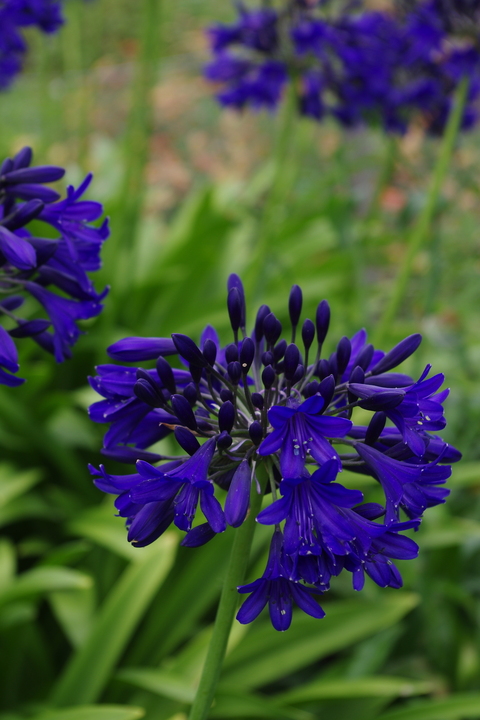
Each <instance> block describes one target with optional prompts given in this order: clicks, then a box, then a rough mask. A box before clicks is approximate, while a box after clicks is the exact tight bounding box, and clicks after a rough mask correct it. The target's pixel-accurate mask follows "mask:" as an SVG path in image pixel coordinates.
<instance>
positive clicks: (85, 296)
mask: <svg viewBox="0 0 480 720" xmlns="http://www.w3.org/2000/svg"><path fill="white" fill-rule="evenodd" d="M31 162H32V151H31V149H30V148H28V147H26V148H23V150H20V152H19V153H17V155H15V157H14V158H12V159H11V158H7V159H6V160H4V162H3V163H2V165H1V166H0V298H1V299H0V315H1V317H2V320H3V323H4V324H3V325H0V383H1V384H4V385H10V386H11V387H13V386H16V385H19V384H21V383H22V382H24V381H23V379H21V378H18V377H16V376H15V375H12V374H10V373H16V372H18V370H19V365H18V355H17V349H16V347H15V343H14V340H13V338H15V339H16V338H25V337H31V338H32V339H33V340H35V341H36V342H37V343H38V344H39V345H40V347H42V348H44V349H45V350H47V351H48V352H50V353H52V354H53V355H54V356H55V359H56V360H57V362H62V361H63V360H65V359H67V358H69V357H70V356H71V349H72V347H73V345H74V344H75V343H76V342H77V340H78V338H79V336H80V334H81V331H80V329H79V327H78V325H77V321H78V320H86V319H88V318H92V317H96V316H97V315H98V314H99V313H100V312H101V311H102V307H103V305H102V302H101V301H102V300H103V298H104V297H105V295H106V293H107V289H105V290H103V291H102V292H100V293H98V292H97V291H96V290H95V288H94V286H93V284H92V281H91V279H90V277H89V275H88V273H89V272H94V271H96V270H98V269H99V268H100V251H101V248H102V245H103V243H104V241H105V240H106V239H107V238H108V236H109V232H110V231H109V227H108V222H107V220H105V221H104V222H103V223H101V224H100V225H93V224H91V223H92V221H94V220H98V219H99V218H100V216H101V215H102V213H103V208H102V206H101V205H100V203H97V202H94V201H91V200H82V196H83V195H84V193H85V192H86V190H87V188H88V186H89V185H90V182H91V180H92V176H91V175H89V176H87V178H86V179H85V181H84V182H83V183H82V184H81V185H80V187H79V188H78V189H77V190H75V189H74V188H73V187H71V186H70V187H69V188H68V189H67V197H66V198H65V199H64V200H61V199H60V195H59V194H58V193H57V192H56V191H55V190H52V189H51V188H49V187H46V185H47V184H48V183H51V182H54V181H56V180H60V179H61V178H62V177H63V176H64V174H65V171H64V169H63V168H61V167H56V166H50V165H47V166H37V167H31ZM32 220H36V221H40V222H41V223H45V224H46V225H49V226H50V228H51V230H52V229H53V231H54V233H53V234H55V235H56V236H57V237H56V238H55V239H51V238H50V237H49V238H48V239H46V238H41V237H37V236H36V235H34V234H32V231H31V230H30V229H29V223H30V222H31V221H32ZM37 227H38V226H37ZM51 230H49V232H48V235H49V236H50V235H51V234H52V232H51ZM59 291H60V292H59ZM27 296H30V297H31V298H34V299H35V300H36V301H37V303H39V306H41V307H42V308H43V310H44V311H45V312H46V314H47V317H48V319H43V318H42V319H40V318H36V317H33V318H32V317H30V316H28V317H22V316H21V315H19V314H18V313H17V312H16V311H17V310H18V309H19V308H20V307H21V306H22V305H23V303H24V300H25V298H26V297H27Z"/></svg>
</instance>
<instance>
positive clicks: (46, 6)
mask: <svg viewBox="0 0 480 720" xmlns="http://www.w3.org/2000/svg"><path fill="white" fill-rule="evenodd" d="M62 24H63V17H62V11H61V3H60V2H59V0H0V90H3V89H5V88H7V87H8V86H9V85H10V84H11V83H12V81H13V79H14V77H15V75H17V74H18V73H19V72H20V71H21V69H22V63H23V58H24V56H25V53H26V51H27V45H26V42H25V39H24V37H23V35H22V30H23V28H25V27H28V26H30V25H35V26H36V27H38V28H39V29H40V30H41V31H42V32H44V33H53V32H56V30H58V29H59V27H60V26H61V25H62Z"/></svg>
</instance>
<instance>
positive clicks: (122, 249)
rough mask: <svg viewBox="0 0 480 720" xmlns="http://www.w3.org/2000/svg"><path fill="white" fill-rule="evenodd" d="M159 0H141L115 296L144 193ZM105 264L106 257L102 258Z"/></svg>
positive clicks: (113, 249) (125, 272)
mask: <svg viewBox="0 0 480 720" xmlns="http://www.w3.org/2000/svg"><path fill="white" fill-rule="evenodd" d="M162 5H163V1H162V0H143V13H142V27H141V29H140V53H139V58H138V63H137V67H136V71H135V75H134V79H133V83H132V97H131V107H130V115H129V118H128V124H127V132H126V138H125V145H124V151H125V155H124V157H125V176H124V180H123V186H122V190H121V192H120V197H119V208H118V213H117V218H118V219H117V223H116V228H115V236H116V242H115V244H114V245H110V246H109V248H106V249H107V250H109V252H110V255H111V256H112V257H111V258H110V259H111V263H112V264H111V266H112V267H114V274H113V275H112V277H115V283H112V293H113V295H114V296H119V295H123V294H124V293H126V292H127V291H128V289H129V285H130V283H131V280H132V267H135V263H134V262H133V263H132V254H133V252H134V251H135V236H136V233H137V230H138V224H139V220H140V216H141V212H142V207H143V199H144V195H145V166H146V163H147V160H148V149H149V142H150V136H151V133H152V128H153V109H152V103H151V91H152V88H153V86H154V84H155V81H156V79H157V72H158V58H159V47H160V25H161V15H162ZM105 265H106V266H108V261H107V259H105Z"/></svg>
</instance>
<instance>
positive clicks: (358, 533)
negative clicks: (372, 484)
mask: <svg viewBox="0 0 480 720" xmlns="http://www.w3.org/2000/svg"><path fill="white" fill-rule="evenodd" d="M302 307H303V298H302V291H301V289H300V287H299V286H298V285H294V286H293V287H292V290H291V292H290V296H289V298H288V302H287V303H286V308H288V316H289V318H290V326H291V333H290V332H287V336H286V337H282V335H284V329H283V326H282V323H281V322H280V320H279V319H278V318H277V317H276V316H275V314H274V313H273V312H272V311H271V309H270V307H268V306H267V305H262V306H261V307H260V308H259V310H258V312H257V315H256V318H255V321H254V322H253V323H251V324H250V327H251V333H250V334H248V327H249V324H248V322H247V314H246V300H245V293H244V289H243V286H242V283H241V281H240V278H239V277H238V276H237V275H231V276H230V278H229V280H228V287H227V313H228V318H229V321H230V325H231V330H232V337H231V342H230V343H227V344H226V345H223V344H222V343H221V342H220V339H219V336H218V334H217V332H216V330H215V329H214V328H213V327H212V326H207V327H206V328H205V330H204V331H203V333H202V335H201V337H200V339H199V342H197V341H196V339H193V338H191V337H189V336H187V335H184V334H181V333H174V334H173V335H172V336H171V338H165V337H160V338H152V337H148V338H141V337H129V338H124V339H123V340H120V341H118V342H117V343H115V344H114V345H112V346H111V347H110V348H109V349H108V353H109V354H110V356H111V357H112V359H114V360H117V361H120V362H121V363H122V365H116V364H108V365H102V366H100V367H99V368H97V370H98V375H97V376H96V377H93V378H90V383H91V385H92V388H93V389H94V390H95V391H96V392H97V393H98V394H99V395H101V397H102V400H100V401H99V402H96V403H95V404H94V405H92V406H91V408H90V416H91V418H92V420H94V421H95V422H98V423H104V424H106V425H107V426H108V429H107V432H106V434H105V442H104V448H103V451H102V452H103V453H104V454H105V456H106V457H109V458H113V459H115V460H117V461H119V462H124V463H127V464H133V463H134V462H135V461H136V472H133V473H130V474H128V475H123V476H122V475H110V474H109V473H108V471H107V470H106V469H105V468H104V467H103V466H100V468H99V469H98V470H97V469H96V468H94V467H90V471H91V473H92V475H93V476H94V482H95V484H96V486H97V487H98V488H99V489H100V490H102V491H103V492H106V493H110V494H113V495H115V496H117V497H116V500H115V506H116V508H117V510H118V514H119V515H120V516H121V517H123V518H125V520H126V524H127V528H128V539H129V540H130V542H132V543H133V544H134V545H135V546H137V547H143V546H144V545H147V544H149V543H150V542H153V541H154V540H155V539H156V538H158V537H159V536H160V535H161V534H162V533H163V532H165V530H166V529H167V528H168V527H170V526H171V525H172V524H174V525H175V526H176V527H177V528H178V529H179V530H181V531H183V532H184V533H185V536H184V538H183V540H182V544H183V545H184V546H187V547H198V546H199V545H203V544H204V543H206V542H209V541H211V540H213V539H214V538H215V536H216V535H217V534H218V533H221V532H223V531H224V530H225V528H226V526H227V525H230V526H231V527H233V528H238V527H240V526H241V525H242V524H243V523H244V522H245V520H246V518H247V517H248V515H249V507H250V499H251V497H252V493H261V494H262V495H263V494H265V499H266V498H267V497H271V502H270V503H269V504H266V505H264V507H263V509H262V510H261V511H260V512H259V514H258V516H257V518H256V519H257V521H258V522H259V523H261V524H263V525H270V526H272V527H273V531H274V532H273V538H272V543H271V547H270V554H269V559H268V563H267V567H266V570H265V573H264V574H263V576H262V577H261V578H259V579H257V580H255V581H254V582H252V583H250V584H247V585H243V586H241V587H240V588H239V591H240V592H241V593H251V595H250V597H249V598H248V599H247V600H246V601H245V603H244V605H243V606H242V608H241V610H240V612H239V614H238V619H239V621H240V622H244V623H245V622H250V621H251V620H253V619H254V618H255V617H256V616H257V615H258V614H259V613H260V612H261V611H262V610H263V608H264V607H265V606H266V605H267V604H268V606H269V610H270V616H271V619H272V622H273V625H274V627H275V628H276V629H277V630H286V629H287V628H288V626H289V625H290V621H291V614H292V606H293V604H294V603H295V604H296V605H298V606H299V607H300V608H301V609H302V610H304V612H306V613H308V614H309V615H312V616H313V617H317V618H320V617H323V615H324V612H323V610H322V609H321V608H320V606H319V605H318V604H317V601H316V600H315V598H314V596H315V595H318V594H321V593H324V592H326V591H327V590H328V589H329V587H330V583H331V581H332V579H334V578H335V577H337V576H338V575H339V574H340V573H341V572H349V573H351V575H352V584H353V587H354V589H356V590H360V589H361V588H362V587H363V585H364V582H365V576H368V577H370V578H371V579H372V580H373V581H374V582H375V583H377V584H378V585H380V586H381V587H393V588H398V587H401V585H402V578H401V575H400V573H399V571H398V569H397V568H396V566H395V565H394V562H393V561H394V560H396V559H404V560H405V559H411V558H414V557H416V556H417V553H418V546H417V545H416V543H415V542H414V541H413V540H412V539H411V538H409V537H407V536H405V535H404V534H403V533H404V532H405V531H408V530H412V529H414V530H416V529H417V528H418V526H419V525H420V522H421V519H422V516H423V513H424V512H425V511H426V510H427V509H428V508H429V507H432V506H434V505H438V504H439V503H443V502H445V499H446V497H447V496H448V493H449V490H448V489H447V488H445V487H444V485H445V482H446V480H447V479H448V477H449V476H450V474H451V467H450V463H452V462H456V461H457V460H459V459H460V457H461V456H460V453H459V452H458V451H457V450H456V449H455V448H453V447H451V446H449V445H448V444H447V443H446V442H444V441H443V440H442V439H441V437H440V436H439V435H437V434H436V433H437V431H439V430H442V429H443V427H444V426H445V417H444V410H443V403H444V401H445V400H446V398H447V395H448V391H447V390H443V391H442V390H441V389H440V387H441V385H442V384H443V379H444V378H443V375H441V374H437V375H432V376H430V371H431V367H430V365H428V366H427V367H426V369H425V371H424V372H423V373H422V375H421V377H420V379H419V380H417V381H415V380H414V379H413V378H411V377H410V376H409V375H406V374H404V373H401V372H398V371H397V367H398V366H399V365H400V364H401V363H402V362H404V361H405V360H407V359H408V358H409V357H410V355H412V354H413V353H415V352H416V350H417V349H418V347H419V345H420V342H421V336H420V335H418V334H414V335H410V336H409V337H407V338H405V339H403V340H402V341H401V342H399V343H398V344H397V345H396V346H395V347H393V348H392V349H391V350H390V351H389V352H387V353H385V352H383V351H381V350H377V349H375V348H374V347H373V346H372V345H371V344H370V343H368V338H367V333H366V331H365V330H364V329H362V330H359V331H358V332H357V333H355V335H353V336H352V337H351V338H347V337H343V338H341V339H340V341H339V342H337V343H336V344H335V345H334V346H333V347H334V350H333V352H331V353H330V354H327V355H325V354H324V345H325V342H326V340H327V333H328V330H329V325H330V307H329V305H328V302H327V301H326V300H322V301H321V302H320V303H319V304H318V307H317V310H316V313H315V318H314V320H311V319H309V318H306V319H305V320H304V321H303V323H302V317H301V316H302ZM300 327H301V332H299V331H298V330H299V328H300ZM175 356H176V357H175ZM171 357H173V358H174V364H173V365H172V364H171V363H170V362H169V359H168V358H171ZM6 360H8V358H6ZM145 362H146V363H147V365H146V366H144V367H142V366H139V363H142V364H143V363H145ZM128 363H132V365H129V364H128ZM357 408H361V409H362V410H363V411H370V412H371V420H370V422H369V423H368V424H367V425H364V426H361V425H357V424H354V421H355V413H356V409H357ZM169 434H173V436H174V439H175V441H176V443H177V446H178V455H177V454H176V455H174V456H163V455H162V454H161V452H158V450H156V448H155V445H156V443H157V442H158V441H160V440H162V439H163V438H165V437H166V436H167V435H169ZM344 469H349V470H351V471H354V472H358V473H363V474H367V475H371V476H373V477H374V478H375V479H376V480H377V481H378V485H379V489H380V491H381V492H382V491H383V496H384V502H383V503H382V504H379V503H372V502H364V497H363V493H362V492H360V491H359V490H356V489H351V488H346V487H345V486H344V485H343V484H342V482H341V473H342V471H343V470H344ZM266 476H268V484H267V487H265V483H263V480H262V478H263V479H265V477H266ZM339 479H340V480H339ZM262 483H263V484H262ZM225 491H226V496H225ZM222 498H224V503H223V505H224V507H223V508H222V502H221V501H222Z"/></svg>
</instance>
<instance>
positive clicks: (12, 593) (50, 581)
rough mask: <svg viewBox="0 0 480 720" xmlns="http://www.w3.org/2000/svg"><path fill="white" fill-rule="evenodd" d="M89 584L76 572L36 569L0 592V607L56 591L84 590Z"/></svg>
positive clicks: (87, 580) (85, 577)
mask: <svg viewBox="0 0 480 720" xmlns="http://www.w3.org/2000/svg"><path fill="white" fill-rule="evenodd" d="M91 584H92V579H91V577H90V576H89V575H85V574H84V573H81V572H78V571H77V570H71V569H70V568H64V567H37V568H33V570H28V571H27V572H24V573H23V574H22V575H20V576H18V577H17V578H16V579H15V580H14V581H13V582H12V583H10V585H8V586H7V587H6V588H5V589H4V590H3V591H2V592H0V606H2V605H6V604H7V603H10V602H13V601H17V600H25V599H29V598H35V597H36V596H38V595H44V594H45V593H51V592H55V591H58V590H76V589H85V588H88V587H90V586H91Z"/></svg>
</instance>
